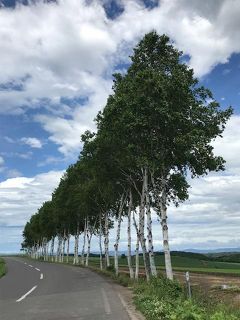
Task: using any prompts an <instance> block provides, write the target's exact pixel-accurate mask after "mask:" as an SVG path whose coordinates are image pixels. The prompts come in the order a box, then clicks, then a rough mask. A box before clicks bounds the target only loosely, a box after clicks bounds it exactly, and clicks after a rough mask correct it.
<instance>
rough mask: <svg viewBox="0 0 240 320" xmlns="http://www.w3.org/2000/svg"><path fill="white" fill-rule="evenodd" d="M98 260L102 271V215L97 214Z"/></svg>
mask: <svg viewBox="0 0 240 320" xmlns="http://www.w3.org/2000/svg"><path fill="white" fill-rule="evenodd" d="M99 252H100V253H99V260H100V269H101V270H102V269H103V258H102V215H101V213H100V214H99Z"/></svg>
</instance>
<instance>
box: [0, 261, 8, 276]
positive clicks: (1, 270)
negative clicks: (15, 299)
mask: <svg viewBox="0 0 240 320" xmlns="http://www.w3.org/2000/svg"><path fill="white" fill-rule="evenodd" d="M6 271H7V269H6V264H5V261H4V260H3V258H0V278H1V277H2V276H4V275H5V274H6Z"/></svg>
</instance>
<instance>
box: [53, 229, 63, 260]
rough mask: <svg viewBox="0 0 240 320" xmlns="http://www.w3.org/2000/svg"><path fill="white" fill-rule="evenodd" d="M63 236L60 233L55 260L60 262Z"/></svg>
mask: <svg viewBox="0 0 240 320" xmlns="http://www.w3.org/2000/svg"><path fill="white" fill-rule="evenodd" d="M61 243H62V242H61V236H60V235H58V244H57V253H56V256H55V262H58V261H59V258H60V254H61Z"/></svg>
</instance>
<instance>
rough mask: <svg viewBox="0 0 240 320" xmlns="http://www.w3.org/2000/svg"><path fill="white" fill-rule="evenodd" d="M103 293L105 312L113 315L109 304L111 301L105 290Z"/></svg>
mask: <svg viewBox="0 0 240 320" xmlns="http://www.w3.org/2000/svg"><path fill="white" fill-rule="evenodd" d="M101 291H102V297H103V302H104V309H105V312H106V314H111V308H110V304H109V301H108V298H107V294H106V292H105V290H104V289H103V288H102V290H101Z"/></svg>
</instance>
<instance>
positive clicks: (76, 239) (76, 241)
mask: <svg viewBox="0 0 240 320" xmlns="http://www.w3.org/2000/svg"><path fill="white" fill-rule="evenodd" d="M78 245H79V223H78V224H77V232H76V234H75V243H74V259H73V264H79V257H78Z"/></svg>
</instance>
